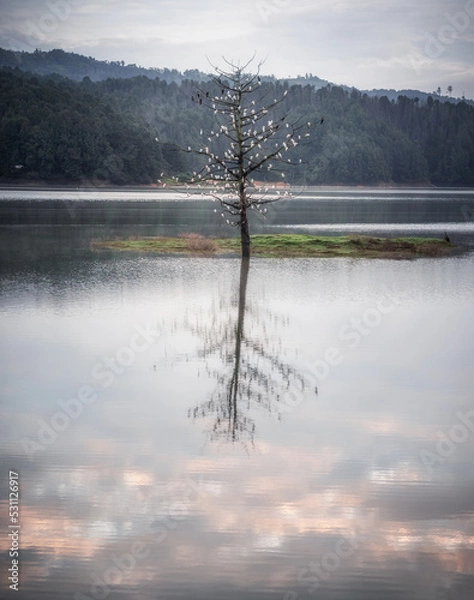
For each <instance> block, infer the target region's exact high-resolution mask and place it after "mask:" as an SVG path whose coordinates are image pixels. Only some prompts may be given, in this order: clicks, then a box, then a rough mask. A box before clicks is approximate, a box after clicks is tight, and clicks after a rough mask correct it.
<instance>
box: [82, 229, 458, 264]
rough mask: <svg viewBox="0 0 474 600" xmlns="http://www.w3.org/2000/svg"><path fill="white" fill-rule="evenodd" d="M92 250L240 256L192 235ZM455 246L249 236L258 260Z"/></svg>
mask: <svg viewBox="0 0 474 600" xmlns="http://www.w3.org/2000/svg"><path fill="white" fill-rule="evenodd" d="M92 247H94V248H108V249H112V250H128V251H136V252H161V253H166V254H175V253H179V254H193V255H200V256H213V255H217V254H219V255H222V254H230V255H235V254H240V238H207V237H204V236H201V235H198V234H195V233H188V234H183V235H181V236H179V237H131V238H128V239H113V240H101V241H93V242H92ZM454 250H455V246H453V245H452V244H451V243H449V242H447V241H445V240H444V239H443V240H440V239H432V238H417V237H400V238H379V237H372V236H364V235H341V236H316V235H303V234H258V235H252V236H251V254H252V255H253V256H261V257H280V258H292V257H354V258H358V257H361V258H399V259H400V258H416V257H422V256H446V255H449V254H452V253H453V251H454Z"/></svg>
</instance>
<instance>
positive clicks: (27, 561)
mask: <svg viewBox="0 0 474 600" xmlns="http://www.w3.org/2000/svg"><path fill="white" fill-rule="evenodd" d="M6 194H8V193H6ZM9 194H10V196H11V193H9ZM25 194H26V193H25ZM416 194H419V192H416ZM46 195H47V194H46ZM349 195H350V192H347V193H346V194H343V195H342V196H337V197H334V198H331V202H333V201H335V202H336V204H337V203H338V206H339V207H343V209H342V208H338V211H339V210H341V211H342V212H341V213H340V217H341V218H340V221H337V222H336V221H334V219H333V221H334V222H332V223H331V222H326V223H321V224H320V225H327V226H328V227H329V226H335V225H337V226H341V227H342V226H347V227H351V226H354V225H357V224H358V225H360V226H361V227H369V226H370V225H371V224H372V225H373V223H372V221H370V220H369V219H368V218H364V215H367V214H368V213H367V212H366V203H367V202H372V200H371V199H365V200H362V199H361V198H360V195H359V192H355V193H354V194H353V197H354V200H355V202H359V203H360V202H362V204H361V205H360V210H359V211H357V210H356V209H355V208H354V207H355V206H356V205H352V211H353V212H352V213H350V214H349V213H348V212H347V210H346V205H347V204H348V203H349V202H350V198H349ZM414 195H415V192H413V198H414ZM53 196H54V194H53V195H52V197H50V198H48V197H42V198H37V197H36V196H35V195H34V194H31V197H28V195H27V194H26V196H22V197H21V198H16V199H14V198H11V197H8V198H5V199H4V201H3V202H1V203H0V215H2V223H3V225H2V227H1V230H0V233H1V249H2V278H1V287H0V327H1V332H2V336H1V342H0V344H1V347H0V351H1V357H2V360H1V363H0V365H1V366H0V370H1V372H0V377H1V381H2V403H1V410H2V419H1V423H2V436H1V442H0V443H1V449H2V458H1V462H2V473H3V474H4V476H3V478H2V482H1V485H2V495H1V501H2V503H3V506H2V511H3V510H5V512H4V513H2V514H7V508H6V505H7V498H8V495H7V483H8V482H7V478H6V474H7V473H8V471H9V470H14V471H16V472H18V473H19V484H20V494H21V495H20V497H21V502H20V524H21V537H20V539H21V542H20V543H21V561H20V582H21V586H20V589H21V597H22V598H27V599H28V600H29V599H30V598H31V599H33V598H34V599H36V598H41V597H45V598H58V599H59V598H61V599H62V598H69V597H71V598H76V600H79V599H82V600H84V599H87V598H106V597H110V598H114V597H117V598H118V597H121V598H130V599H132V598H134V599H135V598H138V599H144V600H151V599H155V598H166V599H168V598H170V599H171V598H176V599H183V600H184V599H189V598H196V599H199V600H200V599H203V600H204V599H221V598H222V599H224V598H225V599H241V598H242V599H243V598H245V599H247V598H250V599H254V598H255V599H257V598H264V599H265V598H268V599H270V598H271V599H273V598H278V599H280V600H282V599H285V600H296V599H299V598H302V599H303V598H331V599H337V600H343V599H344V600H347V599H370V598H374V599H378V598H393V599H395V598H397V599H398V598H400V599H402V598H403V599H406V598H411V599H414V600H419V599H431V598H437V599H448V598H449V599H456V600H457V599H464V598H470V597H472V592H473V590H474V558H473V557H474V496H473V493H474V476H473V473H472V464H473V459H474V406H473V396H472V388H473V375H472V356H473V349H474V342H473V340H474V314H473V292H474V255H473V254H472V253H470V252H468V253H466V254H464V255H462V256H457V257H453V258H442V259H421V260H416V261H386V260H362V259H358V260H352V259H286V260H275V259H252V260H251V262H250V265H249V268H248V270H247V269H246V268H245V267H244V268H242V266H241V264H240V261H239V259H238V258H218V259H207V258H196V257H192V258H191V257H173V256H153V255H137V254H131V253H114V252H109V251H105V252H95V251H92V250H91V249H90V247H89V242H90V240H91V239H92V238H94V237H107V236H110V235H112V234H117V232H118V233H119V234H120V233H124V232H127V234H128V232H129V231H133V230H139V231H140V232H143V231H150V230H155V231H162V230H164V228H165V224H166V223H170V225H171V226H172V227H174V228H175V230H176V231H180V230H201V231H209V230H211V229H212V228H214V229H212V230H213V231H219V230H220V229H221V225H213V223H212V221H211V219H214V218H215V217H214V216H213V215H214V213H213V207H211V208H209V206H208V205H207V204H206V203H201V204H200V205H199V206H197V205H196V206H195V207H191V206H187V208H188V209H191V208H192V209H193V210H195V212H193V211H192V210H191V212H189V211H187V212H186V214H184V213H183V212H180V211H176V212H175V213H174V214H175V215H176V218H175V220H174V221H173V218H172V216H171V213H170V212H169V211H170V205H171V204H172V203H174V205H178V202H177V201H175V200H172V199H171V200H165V199H163V202H164V203H165V204H163V205H160V203H159V202H158V203H156V202H155V201H154V200H153V201H151V200H150V199H149V198H148V197H143V196H140V197H138V198H132V199H129V200H127V199H125V198H124V197H123V196H120V200H119V202H120V204H119V202H114V198H108V199H101V198H102V197H101V196H100V195H99V196H98V197H97V199H95V200H94V202H95V203H96V204H95V205H96V206H100V210H99V211H98V212H96V213H93V212H90V211H88V210H86V208H85V206H86V205H84V206H83V205H82V200H81V199H80V198H77V197H76V196H74V194H72V195H69V196H67V197H66V198H65V200H66V201H67V202H71V203H72V204H70V205H69V208H70V209H71V208H72V209H73V210H75V213H74V217H73V215H72V213H71V212H70V211H68V205H65V204H64V202H63V200H64V198H63V199H59V198H57V197H53ZM413 198H412V199H413ZM432 199H433V198H432V196H428V197H427V196H425V197H424V199H420V200H414V202H415V203H426V204H427V205H429V203H430V200H432ZM458 200H459V202H458ZM300 201H301V202H302V203H303V204H301V205H296V206H295V207H293V208H294V209H295V210H294V212H292V210H293V208H291V207H290V208H287V209H285V210H284V211H283V212H280V213H277V216H276V217H275V219H274V220H273V223H268V222H267V223H266V224H265V227H273V226H276V225H281V226H282V227H283V226H286V228H287V229H289V230H296V229H298V228H299V227H302V228H305V227H310V226H311V227H313V226H314V225H315V223H314V219H313V221H311V219H309V218H307V219H306V220H305V221H304V222H300V221H303V219H302V218H301V214H302V213H300V212H299V211H300V210H301V211H303V212H304V210H306V208H305V207H304V202H308V203H312V205H313V206H314V204H315V202H319V203H322V204H321V206H325V207H326V208H325V210H328V211H330V210H332V208H331V205H330V204H324V203H325V202H326V200H324V199H321V198H311V199H307V200H304V199H303V198H302V199H300ZM407 201H408V200H407V198H405V195H401V196H400V197H395V198H390V199H386V200H384V202H385V203H386V204H387V205H389V206H390V207H391V208H388V209H387V211H385V212H384V213H383V214H384V215H387V214H389V213H390V211H392V214H393V215H395V219H396V221H395V222H398V223H404V224H405V225H406V226H408V227H412V228H413V230H415V231H421V232H422V233H426V232H425V230H424V227H425V226H426V224H427V223H429V222H437V223H447V224H451V226H452V230H451V231H452V236H453V237H454V236H457V235H459V236H461V237H462V239H463V240H465V241H466V240H467V244H469V243H471V242H472V233H471V229H469V227H470V225H469V220H468V219H465V218H464V215H467V216H469V214H470V213H469V212H468V211H469V210H470V207H472V195H469V194H467V195H465V196H462V197H461V198H459V195H458V194H457V193H456V194H453V195H451V196H448V197H447V198H446V199H445V202H444V210H441V208H440V209H439V211H438V213H436V215H437V217H436V218H435V217H431V219H432V220H431V221H428V220H426V221H424V222H421V223H418V228H417V221H416V218H413V219H411V220H410V219H408V215H409V214H410V213H409V212H406V211H405V212H403V210H401V209H400V210H398V211H397V210H395V208H394V207H393V203H394V202H395V204H397V203H398V204H399V205H400V206H402V205H403V203H405V202H407ZM12 202H13V203H14V204H12ZM20 202H21V203H23V204H22V205H20ZM132 202H133V203H135V205H137V204H136V203H137V202H138V203H139V204H140V203H142V204H141V205H140V209H139V211H138V212H135V213H134V212H133V211H132V209H131V207H132ZM150 202H151V204H150ZM180 202H181V203H182V202H183V201H180ZM186 202H190V201H189V200H186ZM328 202H329V201H328ZM45 203H46V204H45ZM61 203H62V207H63V208H62V209H58V207H59V206H61ZM167 203H169V204H167ZM436 203H439V204H440V206H441V205H442V199H441V198H438V199H436V200H435V204H433V205H432V206H435V205H436ZM453 203H454V204H455V205H456V207H457V208H456V209H455V210H454V211H453V206H452V205H453ZM456 203H457V204H456ZM179 205H180V206H181V205H182V204H179ZM41 206H48V208H47V211H48V214H46V213H43V212H42V211H43V210H44V208H41ZM87 206H88V205H87ZM147 206H148V207H149V208H148V209H147V208H146V207H147ZM375 206H376V210H379V209H380V207H379V204H378V203H377V202H376V203H375ZM466 206H467V207H468V208H467V209H466V208H464V209H463V207H466ZM409 208H411V207H409ZM61 210H62V212H61ZM380 210H381V209H380ZM463 210H464V213H463ZM328 214H329V213H328ZM331 214H333V215H334V213H331ZM413 214H417V213H416V211H415V213H413ZM433 214H435V213H433ZM91 215H95V216H91ZM133 215H135V217H133ZM280 215H284V217H282V216H280ZM344 215H345V218H344ZM456 215H458V216H457V217H456ZM459 215H461V216H459ZM277 217H278V218H277ZM68 218H69V219H70V221H69V222H67V219H68ZM456 218H457V220H456ZM15 219H16V221H15ZM134 219H135V220H134ZM278 219H279V221H278ZM8 220H9V221H8ZM55 220H56V221H55ZM322 220H323V221H324V219H322ZM326 221H330V219H329V218H328V219H326ZM405 221H406V223H405ZM390 223H391V222H390V220H388V219H386V217H385V216H384V218H383V219H382V218H381V219H380V220H379V222H377V220H376V219H375V225H376V226H378V227H381V226H382V225H383V224H385V225H390ZM292 224H293V229H292V227H291V225H292ZM393 224H394V222H393V219H392V225H393ZM201 226H202V228H201ZM200 228H201V229H200ZM463 228H464V230H463ZM2 540H3V541H2V551H3V552H4V553H6V552H7V550H8V541H5V537H3V538H2ZM4 582H5V578H4V579H3V580H2V585H3V587H4V589H5V590H6V586H5V584H4Z"/></svg>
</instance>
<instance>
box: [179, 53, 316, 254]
mask: <svg viewBox="0 0 474 600" xmlns="http://www.w3.org/2000/svg"><path fill="white" fill-rule="evenodd" d="M224 60H225V63H226V65H227V67H228V70H223V69H220V68H218V67H214V68H215V73H216V74H215V76H214V77H213V79H212V84H211V86H210V90H209V89H208V90H206V91H205V90H204V89H202V88H199V89H198V90H197V93H196V96H193V97H192V100H193V101H194V102H196V103H198V105H200V106H203V107H204V108H207V109H210V110H211V111H213V113H214V117H215V127H214V129H213V131H211V133H210V135H209V136H208V138H207V142H208V143H207V142H206V143H205V144H203V146H202V147H200V148H198V149H192V148H191V147H188V148H187V152H193V153H196V154H200V155H202V156H203V157H205V158H207V163H206V164H204V166H203V168H202V169H201V171H200V172H196V173H195V175H194V177H193V179H192V180H191V181H192V183H201V182H207V183H208V184H210V190H211V191H210V193H211V195H212V197H213V198H214V199H215V200H216V201H218V202H219V203H220V205H221V207H222V210H223V211H224V213H225V214H226V217H227V219H228V221H229V223H230V224H232V225H233V226H236V227H239V228H240V239H241V249H242V256H243V257H248V256H250V234H249V222H248V211H249V210H251V209H255V210H257V211H259V212H264V211H265V210H266V209H265V208H262V207H263V206H264V205H265V204H268V203H270V202H275V201H276V200H278V199H279V198H280V196H279V195H278V194H273V193H272V192H271V191H270V190H268V188H267V189H266V190H265V191H261V190H259V189H258V188H256V187H255V181H254V176H255V174H256V173H257V172H258V171H261V170H264V169H266V170H267V171H269V170H272V169H275V168H277V167H278V166H279V164H278V163H285V165H288V163H291V158H284V155H285V154H286V153H287V152H288V151H289V150H290V149H292V148H295V147H296V146H297V145H298V144H299V143H300V141H301V140H302V139H303V138H304V137H305V136H306V137H307V136H309V133H308V129H309V128H310V127H311V123H310V122H306V123H304V124H301V123H299V122H291V121H290V120H289V118H288V114H283V115H280V114H278V115H277V114H276V113H277V112H278V111H277V107H278V106H279V105H280V104H281V102H283V100H284V97H285V96H286V94H287V93H288V92H287V91H285V92H284V94H283V96H282V97H281V98H279V99H277V98H269V93H270V91H271V89H270V87H269V86H268V87H267V88H266V90H265V86H262V78H261V75H260V68H261V66H262V63H259V64H258V66H257V69H256V73H254V74H249V73H247V72H246V70H247V68H248V67H249V65H250V64H251V63H252V62H253V60H254V58H252V59H251V60H250V61H249V62H247V63H246V64H245V65H243V66H240V65H238V64H235V63H233V62H229V61H227V60H226V59H224ZM322 122H323V119H321V121H320V123H322ZM222 140H224V142H225V144H224V146H222ZM219 147H220V150H219V149H217V148H219ZM222 148H224V149H223V150H222ZM282 177H283V178H284V177H285V173H284V171H282Z"/></svg>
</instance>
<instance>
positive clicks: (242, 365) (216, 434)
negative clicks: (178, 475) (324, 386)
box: [182, 258, 318, 448]
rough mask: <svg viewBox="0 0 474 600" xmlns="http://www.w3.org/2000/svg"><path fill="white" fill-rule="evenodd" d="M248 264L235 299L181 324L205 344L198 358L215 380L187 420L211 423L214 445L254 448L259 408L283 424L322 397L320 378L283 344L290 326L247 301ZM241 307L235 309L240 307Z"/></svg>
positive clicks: (243, 268) (283, 318)
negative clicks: (295, 410) (287, 416)
mask: <svg viewBox="0 0 474 600" xmlns="http://www.w3.org/2000/svg"><path fill="white" fill-rule="evenodd" d="M249 265H250V261H249V259H248V258H247V259H246V258H242V260H241V264H240V279H239V285H238V289H237V290H236V294H235V299H232V300H231V301H230V302H229V300H228V299H226V298H225V297H223V298H220V300H219V305H218V306H216V309H215V310H213V311H211V313H209V312H206V313H205V315H204V316H203V318H202V319H196V317H195V315H194V316H193V318H191V319H189V318H188V317H187V316H185V318H184V320H183V323H182V325H183V326H184V328H185V329H186V330H188V331H190V332H191V333H192V334H193V335H194V336H196V338H197V339H200V340H202V342H203V346H202V349H200V350H199V357H200V358H201V359H202V360H203V361H204V364H205V367H206V374H207V375H208V377H210V378H214V379H215V380H216V387H215V389H214V391H213V392H212V393H211V395H210V397H209V398H207V399H205V400H203V401H202V402H199V403H198V404H197V405H196V406H195V407H194V408H192V409H190V410H189V412H188V416H189V417H190V418H192V419H193V420H198V419H199V420H203V421H204V422H205V423H208V424H209V429H208V430H207V435H208V437H209V439H210V440H211V441H213V442H219V441H220V442H232V443H236V442H239V443H241V444H243V445H244V447H246V448H247V447H248V444H250V445H251V446H253V445H254V438H255V436H256V424H255V421H254V418H253V416H254V415H255V414H256V412H257V411H258V410H263V411H264V412H268V413H269V414H272V415H273V416H274V417H275V418H277V419H278V420H280V419H281V418H282V417H283V416H284V415H285V414H287V413H288V412H290V411H291V410H292V409H293V407H295V406H298V405H299V404H300V403H301V402H302V401H303V399H304V398H307V399H311V398H313V399H314V398H315V397H316V396H317V394H318V389H317V386H316V380H315V378H314V376H313V374H312V373H311V372H310V371H309V370H308V369H306V368H305V367H301V366H300V367H297V366H295V360H296V356H297V354H296V355H295V356H293V357H291V353H287V351H286V350H285V348H284V347H283V345H282V339H281V333H282V329H283V328H284V327H286V326H287V325H288V320H287V317H286V316H285V315H279V314H278V313H275V312H273V311H270V310H269V309H268V308H267V307H266V306H265V305H262V304H261V303H260V302H259V301H258V299H257V298H254V299H252V300H251V301H250V302H248V301H247V281H248V275H249ZM236 305H237V306H236Z"/></svg>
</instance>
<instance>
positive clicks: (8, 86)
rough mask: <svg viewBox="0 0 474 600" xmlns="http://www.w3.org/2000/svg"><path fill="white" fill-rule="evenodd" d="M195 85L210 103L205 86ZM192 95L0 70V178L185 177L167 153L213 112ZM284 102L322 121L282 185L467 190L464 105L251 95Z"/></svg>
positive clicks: (183, 157) (291, 91)
mask: <svg viewBox="0 0 474 600" xmlns="http://www.w3.org/2000/svg"><path fill="white" fill-rule="evenodd" d="M199 85H200V86H201V88H202V89H203V91H204V93H205V92H206V91H209V92H210V93H212V85H213V84H212V82H210V81H204V82H201V83H200V84H199ZM196 86H197V83H196V82H195V81H193V80H191V79H183V80H182V81H180V82H176V81H170V82H168V81H166V80H164V79H162V78H160V77H155V78H150V77H149V76H144V75H139V76H136V77H131V78H128V79H112V78H109V79H106V80H102V81H96V82H94V81H92V80H91V79H90V78H89V77H85V78H83V79H82V80H81V81H73V80H71V79H66V78H64V77H62V76H60V75H47V76H40V75H37V74H31V73H25V72H24V71H21V70H20V69H18V67H13V66H11V67H4V68H1V69H0V177H1V178H2V180H3V181H9V180H12V179H15V180H31V181H34V180H46V181H55V180H57V181H64V180H68V181H77V182H80V181H82V182H84V181H85V180H87V181H94V182H100V181H103V182H111V183H114V184H135V183H136V184H145V183H152V182H156V180H157V179H163V178H166V177H172V176H179V177H181V178H182V177H187V176H189V175H190V173H192V171H193V170H195V169H196V168H197V166H198V159H199V157H195V156H194V155H192V154H187V153H183V152H180V151H177V150H176V146H180V147H187V146H192V147H198V146H199V145H200V144H202V140H203V138H202V135H201V133H200V131H201V130H203V131H204V132H206V131H210V130H211V129H212V126H213V115H212V111H211V112H209V111H208V110H207V109H206V108H205V107H204V106H200V105H199V103H197V102H193V95H195V93H196ZM285 91H287V94H286V96H285V97H284V100H283V102H282V103H281V104H280V105H279V107H278V110H279V111H280V114H283V113H290V116H291V119H293V120H296V119H301V120H304V122H305V121H312V122H318V121H320V119H321V118H324V123H323V124H322V125H321V126H320V127H319V126H318V127H317V128H314V130H313V132H312V134H311V136H310V137H309V138H308V139H307V140H306V141H305V143H304V144H300V146H298V148H296V149H295V150H294V152H293V156H292V157H291V158H292V162H293V163H296V164H297V166H294V167H289V168H288V170H287V176H286V179H287V180H288V181H290V182H293V183H305V184H308V185H318V184H348V185H349V184H382V183H393V184H429V183H431V184H434V185H441V186H442V185H444V186H472V185H474V107H473V106H471V105H470V104H469V103H467V102H464V101H459V102H444V101H441V100H440V99H439V98H436V97H428V99H427V101H426V102H422V101H420V100H419V99H417V98H408V97H406V96H399V97H398V98H397V100H389V99H388V98H387V97H386V96H382V97H370V96H368V95H367V94H364V93H361V92H359V91H357V90H355V89H353V90H350V91H349V90H346V89H344V88H341V87H338V86H335V85H330V84H327V85H325V86H323V87H320V88H316V87H315V86H313V85H311V84H310V83H308V84H306V85H304V84H303V83H302V84H290V83H288V82H281V81H276V80H271V79H269V80H266V81H264V82H263V84H262V92H263V93H264V94H268V97H269V98H274V97H275V98H277V97H280V96H282V95H283V94H284V92H285ZM276 116H278V115H276ZM300 161H301V162H300ZM259 177H260V176H259ZM262 177H263V176H262ZM266 177H267V178H269V177H271V173H270V174H267V175H266Z"/></svg>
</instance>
